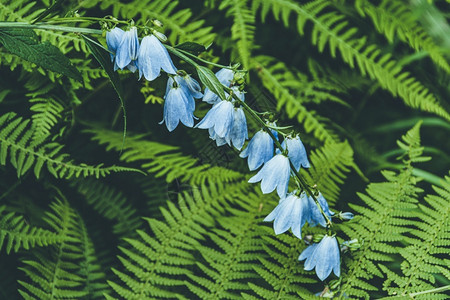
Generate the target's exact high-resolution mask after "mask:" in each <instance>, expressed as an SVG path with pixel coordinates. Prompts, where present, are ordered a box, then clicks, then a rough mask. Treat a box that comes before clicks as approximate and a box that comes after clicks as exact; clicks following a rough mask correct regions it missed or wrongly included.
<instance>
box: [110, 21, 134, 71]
mask: <svg viewBox="0 0 450 300" xmlns="http://www.w3.org/2000/svg"><path fill="white" fill-rule="evenodd" d="M138 52H139V40H138V36H137V29H136V27H134V26H133V27H131V28H130V30H128V31H125V32H124V33H123V35H122V40H121V42H120V44H119V47H118V48H117V51H116V64H117V67H118V68H119V69H123V68H125V67H128V68H129V69H130V71H132V72H134V71H136V64H135V63H136V59H137V57H138Z"/></svg>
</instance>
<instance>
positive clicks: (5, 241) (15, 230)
mask: <svg viewBox="0 0 450 300" xmlns="http://www.w3.org/2000/svg"><path fill="white" fill-rule="evenodd" d="M63 240H64V238H63V237H62V236H61V235H59V234H58V233H56V232H52V231H49V230H46V229H43V228H38V227H34V226H30V225H29V224H28V223H27V222H26V220H25V219H24V218H23V217H22V216H18V215H17V214H15V213H14V212H8V211H7V208H6V206H0V250H1V249H2V248H3V246H5V250H6V253H7V254H9V253H10V252H11V250H12V251H14V252H18V251H19V250H21V249H25V250H28V249H31V248H33V247H35V246H40V247H42V246H49V245H53V244H56V243H60V242H62V241H63Z"/></svg>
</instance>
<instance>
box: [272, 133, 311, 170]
mask: <svg viewBox="0 0 450 300" xmlns="http://www.w3.org/2000/svg"><path fill="white" fill-rule="evenodd" d="M286 145H287V150H288V157H289V159H290V160H291V162H292V164H293V165H294V167H295V169H296V170H297V171H299V170H300V167H301V166H302V167H303V168H309V167H310V165H309V161H308V157H307V155H306V149H305V146H303V143H302V141H301V140H300V137H299V136H298V135H295V136H290V135H289V136H287V137H286V138H285V139H284V141H283V143H282V144H281V147H283V149H286ZM279 152H280V151H279V150H278V149H277V153H279Z"/></svg>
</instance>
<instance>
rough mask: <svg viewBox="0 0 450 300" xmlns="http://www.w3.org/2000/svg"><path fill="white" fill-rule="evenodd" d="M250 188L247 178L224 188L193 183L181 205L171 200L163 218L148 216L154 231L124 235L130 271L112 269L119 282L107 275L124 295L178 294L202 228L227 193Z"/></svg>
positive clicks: (210, 221) (230, 195)
mask: <svg viewBox="0 0 450 300" xmlns="http://www.w3.org/2000/svg"><path fill="white" fill-rule="evenodd" d="M247 188H248V184H247V183H246V182H241V183H239V184H230V185H228V186H227V188H226V189H223V190H222V189H216V187H214V186H210V190H208V189H207V188H206V187H202V188H201V190H197V189H193V190H192V195H190V194H189V193H188V192H184V193H183V194H180V196H179V201H178V206H176V205H175V204H173V203H172V202H168V203H167V205H168V206H167V207H168V208H167V209H165V208H162V215H163V217H164V220H165V222H161V221H158V220H155V219H146V221H147V222H148V224H149V226H150V228H151V230H152V233H153V234H152V235H149V234H147V233H145V232H144V231H142V230H138V234H139V236H140V238H139V239H126V241H127V242H128V243H129V244H130V246H131V248H132V249H131V250H128V249H126V248H121V251H122V253H123V256H121V257H120V260H121V262H122V264H123V265H124V267H125V268H126V269H127V270H128V271H126V272H124V271H120V270H116V269H113V272H114V273H115V274H116V275H117V276H118V277H119V279H120V283H119V282H116V281H109V282H108V283H109V284H110V286H111V287H112V288H113V289H114V291H115V292H116V293H117V294H118V295H120V297H121V298H125V299H152V298H153V299H154V298H170V299H173V298H177V297H179V295H177V293H175V292H174V286H182V285H183V284H184V280H183V279H187V278H186V277H185V275H186V274H188V273H189V272H190V271H189V268H188V266H190V265H193V264H194V263H195V259H194V256H193V253H192V252H193V250H194V249H196V248H197V247H199V246H200V244H201V242H202V240H203V239H204V238H203V234H204V233H205V232H206V230H207V228H208V227H210V226H212V225H213V224H214V222H215V218H216V217H217V215H218V213H219V212H222V211H223V207H224V206H226V205H228V204H225V203H227V201H228V199H233V196H234V195H236V194H241V195H243V194H245V192H244V189H247ZM173 275H177V276H176V277H175V278H174V277H173Z"/></svg>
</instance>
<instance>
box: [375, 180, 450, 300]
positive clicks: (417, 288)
mask: <svg viewBox="0 0 450 300" xmlns="http://www.w3.org/2000/svg"><path fill="white" fill-rule="evenodd" d="M433 188H434V190H435V191H436V192H437V195H428V196H426V197H425V201H426V202H427V204H428V205H423V204H420V205H419V207H420V213H418V214H417V218H420V221H419V222H417V226H416V228H415V229H414V230H411V231H410V232H409V233H410V234H411V235H412V236H413V237H412V238H410V239H409V240H408V241H409V242H410V243H411V245H409V246H407V247H405V248H402V249H400V250H399V253H400V255H401V256H402V257H403V259H404V261H403V262H402V264H401V270H402V273H403V276H400V275H397V274H396V273H394V272H392V271H390V270H389V269H387V268H386V266H382V265H380V268H381V269H382V270H383V272H385V273H386V274H387V280H386V281H385V282H384V284H383V285H384V289H385V290H387V291H388V292H389V294H390V295H401V296H414V294H416V293H417V292H422V291H426V290H433V289H435V288H436V286H435V281H436V279H435V275H436V274H439V273H443V272H442V271H441V270H442V269H445V268H448V266H449V264H450V260H449V259H446V258H445V257H448V256H449V255H450V247H449V246H450V205H449V199H450V177H446V181H445V182H444V188H439V187H433ZM439 267H440V268H439ZM419 294H421V293H419ZM432 296H433V297H436V298H432ZM417 297H418V296H417ZM426 297H427V299H445V295H444V294H438V292H437V291H436V292H435V293H428V294H426ZM417 299H419V297H418V298H417Z"/></svg>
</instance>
